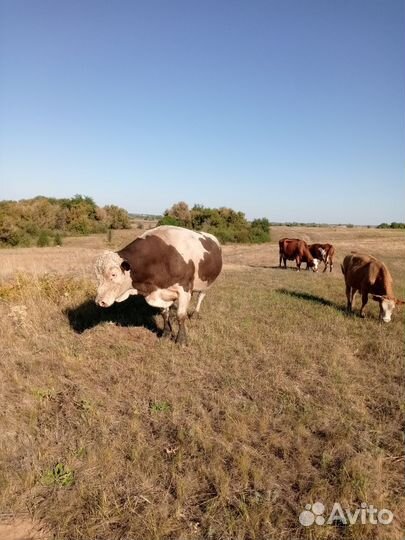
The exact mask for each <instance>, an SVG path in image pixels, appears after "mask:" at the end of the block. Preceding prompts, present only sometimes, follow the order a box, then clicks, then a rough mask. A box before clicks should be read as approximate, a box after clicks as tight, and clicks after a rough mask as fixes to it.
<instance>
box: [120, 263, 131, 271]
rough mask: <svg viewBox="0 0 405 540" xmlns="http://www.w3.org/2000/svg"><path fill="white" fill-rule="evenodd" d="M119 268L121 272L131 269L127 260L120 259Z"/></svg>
mask: <svg viewBox="0 0 405 540" xmlns="http://www.w3.org/2000/svg"><path fill="white" fill-rule="evenodd" d="M121 270H122V271H123V272H128V270H131V266H130V264H129V262H128V261H122V263H121Z"/></svg>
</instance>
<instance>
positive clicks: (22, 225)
mask: <svg viewBox="0 0 405 540" xmlns="http://www.w3.org/2000/svg"><path fill="white" fill-rule="evenodd" d="M130 227H131V223H130V219H129V215H128V212H127V211H126V210H124V209H123V208H119V207H118V206H114V205H110V206H105V207H104V208H100V207H98V206H97V205H96V203H95V202H94V201H93V199H91V197H84V196H83V195H75V196H74V197H72V198H71V199H54V198H47V197H35V198H34V199H27V200H24V199H22V200H20V201H0V246H1V245H5V246H17V245H29V244H30V243H31V240H33V239H35V238H37V237H38V236H39V235H41V231H48V234H51V235H52V234H53V233H54V232H57V233H58V234H60V235H61V234H62V233H64V234H66V233H76V234H90V233H99V232H105V231H107V229H108V228H112V229H128V228H130Z"/></svg>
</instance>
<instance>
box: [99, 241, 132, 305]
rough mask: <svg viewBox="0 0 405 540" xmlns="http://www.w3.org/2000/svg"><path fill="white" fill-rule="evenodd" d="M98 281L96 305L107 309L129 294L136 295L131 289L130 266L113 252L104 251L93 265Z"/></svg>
mask: <svg viewBox="0 0 405 540" xmlns="http://www.w3.org/2000/svg"><path fill="white" fill-rule="evenodd" d="M95 272H96V277H97V281H98V287H97V296H96V304H97V305H98V306H101V307H109V306H111V305H112V304H113V303H114V302H122V301H123V300H126V299H127V298H128V296H130V295H131V294H137V291H136V289H134V288H133V287H132V279H131V275H130V266H129V264H128V262H127V261H125V260H124V259H122V258H121V257H120V256H119V255H118V253H115V252H114V251H105V252H104V253H103V254H102V255H100V256H99V257H98V259H97V260H96V263H95Z"/></svg>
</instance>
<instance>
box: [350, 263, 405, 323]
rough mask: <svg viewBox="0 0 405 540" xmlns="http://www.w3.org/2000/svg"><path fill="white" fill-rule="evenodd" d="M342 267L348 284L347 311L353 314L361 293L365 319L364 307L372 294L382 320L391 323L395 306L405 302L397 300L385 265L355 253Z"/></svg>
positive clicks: (361, 311) (362, 314) (361, 310)
mask: <svg viewBox="0 0 405 540" xmlns="http://www.w3.org/2000/svg"><path fill="white" fill-rule="evenodd" d="M341 267H342V272H343V275H344V277H345V283H346V297H347V310H348V311H349V312H352V310H353V301H354V297H355V295H356V293H357V291H360V293H361V299H362V305H361V309H360V316H361V317H365V313H364V307H365V305H366V304H367V302H368V295H369V294H371V295H372V298H373V300H376V301H377V302H378V303H379V304H380V320H383V321H384V322H390V320H391V316H392V312H393V310H394V308H395V305H398V304H403V303H404V302H403V301H402V300H397V299H396V298H395V296H394V291H393V281H392V277H391V274H390V273H389V271H388V268H387V267H386V266H385V264H384V263H383V262H381V261H379V260H378V259H376V258H375V257H372V256H371V255H362V254H359V253H353V254H351V255H346V257H345V258H344V260H343V264H342V265H341Z"/></svg>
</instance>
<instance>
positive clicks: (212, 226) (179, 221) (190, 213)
mask: <svg viewBox="0 0 405 540" xmlns="http://www.w3.org/2000/svg"><path fill="white" fill-rule="evenodd" d="M158 225H177V226H180V227H187V228H191V229H194V230H196V231H207V232H209V233H212V234H214V235H215V236H216V237H217V238H218V240H220V242H222V243H225V244H226V243H234V242H240V243H248V242H252V243H261V242H269V241H270V223H269V220H268V219H267V218H262V219H255V220H253V221H252V223H249V222H248V221H247V219H246V217H245V214H244V213H243V212H237V211H236V210H233V209H232V208H224V207H222V208H205V207H204V206H202V205H194V207H193V208H192V209H191V210H190V209H189V207H188V206H187V204H186V203H185V202H179V203H176V204H174V205H173V206H172V207H171V208H170V209H168V210H166V211H165V213H164V216H163V218H162V219H161V220H160V221H159V222H158Z"/></svg>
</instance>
